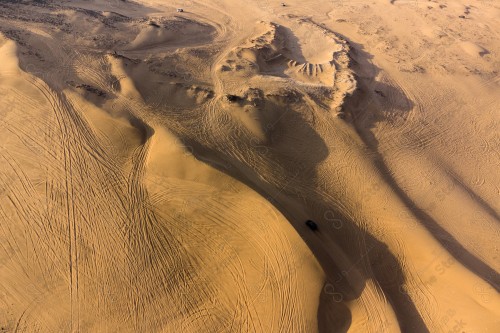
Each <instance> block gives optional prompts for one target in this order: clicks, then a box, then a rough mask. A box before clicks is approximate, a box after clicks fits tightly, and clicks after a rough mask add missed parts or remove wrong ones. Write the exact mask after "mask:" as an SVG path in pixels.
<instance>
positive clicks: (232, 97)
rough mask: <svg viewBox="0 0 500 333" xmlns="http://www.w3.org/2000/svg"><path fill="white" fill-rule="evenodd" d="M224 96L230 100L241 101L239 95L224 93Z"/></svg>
mask: <svg viewBox="0 0 500 333" xmlns="http://www.w3.org/2000/svg"><path fill="white" fill-rule="evenodd" d="M226 98H227V100H228V101H230V102H238V101H241V99H242V98H241V97H240V96H236V95H226Z"/></svg>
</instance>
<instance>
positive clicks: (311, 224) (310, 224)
mask: <svg viewBox="0 0 500 333" xmlns="http://www.w3.org/2000/svg"><path fill="white" fill-rule="evenodd" d="M306 225H307V226H308V227H309V229H311V230H312V231H316V230H318V225H317V224H316V222H314V221H313V220H307V221H306Z"/></svg>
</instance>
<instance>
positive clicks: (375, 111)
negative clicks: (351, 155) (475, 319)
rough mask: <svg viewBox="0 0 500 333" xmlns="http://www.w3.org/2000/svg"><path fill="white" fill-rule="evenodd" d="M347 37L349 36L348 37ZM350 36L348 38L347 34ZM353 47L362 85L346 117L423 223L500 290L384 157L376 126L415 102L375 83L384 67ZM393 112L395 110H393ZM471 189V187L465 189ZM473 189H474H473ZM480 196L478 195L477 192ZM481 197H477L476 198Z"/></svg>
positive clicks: (495, 276) (496, 277)
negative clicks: (390, 101) (384, 98)
mask: <svg viewBox="0 0 500 333" xmlns="http://www.w3.org/2000/svg"><path fill="white" fill-rule="evenodd" d="M344 38H345V37H344ZM345 39H346V40H348V39H347V38H345ZM349 43H350V45H351V46H352V47H353V52H352V56H353V60H354V66H353V69H354V71H355V72H356V73H357V78H358V89H357V90H356V91H355V93H354V94H353V96H351V97H350V98H348V99H347V100H346V104H345V110H346V112H347V113H348V116H347V117H346V119H347V120H348V121H349V122H351V123H352V124H353V125H354V127H355V129H356V131H357V133H358V134H359V136H360V138H361V139H362V140H363V142H364V143H365V144H366V146H367V147H369V148H370V149H371V151H372V153H373V154H374V162H375V165H376V167H377V168H378V169H379V171H380V174H381V175H382V177H383V178H384V180H385V181H386V182H387V184H389V185H390V186H391V188H392V189H393V190H394V192H395V193H396V194H397V195H398V197H399V198H401V200H402V201H403V202H404V204H405V205H406V206H407V207H408V208H409V209H410V210H411V211H412V212H413V214H414V215H415V217H416V218H417V219H418V220H419V221H420V222H421V224H422V225H423V226H424V227H425V228H426V229H427V230H428V231H429V232H430V233H431V234H432V235H433V236H434V237H435V239H436V240H437V241H438V242H439V243H440V244H441V245H442V246H443V247H444V248H445V249H447V250H448V251H449V253H450V254H451V255H452V256H453V257H454V258H455V259H456V260H457V261H458V262H460V263H462V264H463V265H464V266H465V267H467V268H468V269H469V270H471V271H472V272H474V274H476V275H477V276H478V277H480V278H481V279H483V280H484V281H485V282H487V283H488V284H490V285H491V286H492V287H493V288H495V289H496V290H497V291H499V290H500V274H499V273H498V272H496V271H495V269H493V268H492V267H490V266H489V265H488V264H486V263H485V262H483V261H482V260H481V259H480V258H478V257H477V256H475V255H474V254H473V253H471V252H470V251H469V250H467V249H466V248H465V247H464V246H463V245H462V244H460V242H459V241H458V240H457V239H456V238H455V237H454V236H453V235H452V234H451V233H450V232H448V231H447V230H446V229H445V228H443V227H442V226H441V225H440V224H439V223H438V222H437V221H436V220H435V219H434V218H433V217H432V216H431V215H430V214H429V213H427V212H426V211H425V210H424V209H422V208H421V207H419V206H418V205H417V204H416V203H415V202H414V201H413V199H412V198H410V196H409V195H408V194H407V193H406V192H405V191H404V190H403V189H402V188H401V186H400V185H399V184H398V182H397V181H396V179H395V178H394V176H392V172H391V170H389V167H388V166H387V164H386V163H385V161H384V157H383V155H382V154H381V153H380V152H379V149H378V146H379V142H378V140H377V138H376V137H375V135H374V134H373V131H372V129H373V128H374V127H375V125H376V123H377V122H378V121H382V120H387V119H390V117H391V116H392V115H395V114H396V113H397V114H398V115H403V116H404V113H408V112H409V111H411V110H412V109H413V106H414V103H413V102H412V101H411V100H409V98H408V97H407V96H405V94H404V92H403V91H402V90H400V89H397V88H396V87H391V86H389V85H387V84H383V83H379V82H377V83H376V84H375V83H374V81H375V77H376V76H377V74H378V73H379V72H380V69H379V68H378V67H377V66H375V65H374V64H373V63H372V62H371V61H370V60H371V59H372V58H373V56H372V55H370V54H369V53H367V52H365V51H364V50H363V46H362V45H361V44H356V43H354V42H352V41H349ZM374 87H382V89H381V90H379V91H388V92H389V93H388V94H391V95H396V96H395V97H394V99H395V100H398V101H399V105H398V107H396V108H395V110H393V111H389V112H386V111H387V110H384V109H382V108H383V104H381V103H380V102H378V101H377V99H378V98H379V97H378V96H377V95H379V94H380V93H379V92H377V91H376V90H375V89H374ZM391 112H392V114H391ZM465 190H467V189H465ZM472 193H473V192H472ZM476 197H477V196H476ZM476 199H477V198H476ZM478 202H479V203H480V204H481V205H482V206H484V207H485V210H486V211H487V213H488V214H490V215H492V216H494V217H495V218H496V217H498V214H496V212H494V210H493V209H491V207H490V206H488V205H487V204H485V202H484V200H482V199H480V200H478Z"/></svg>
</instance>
